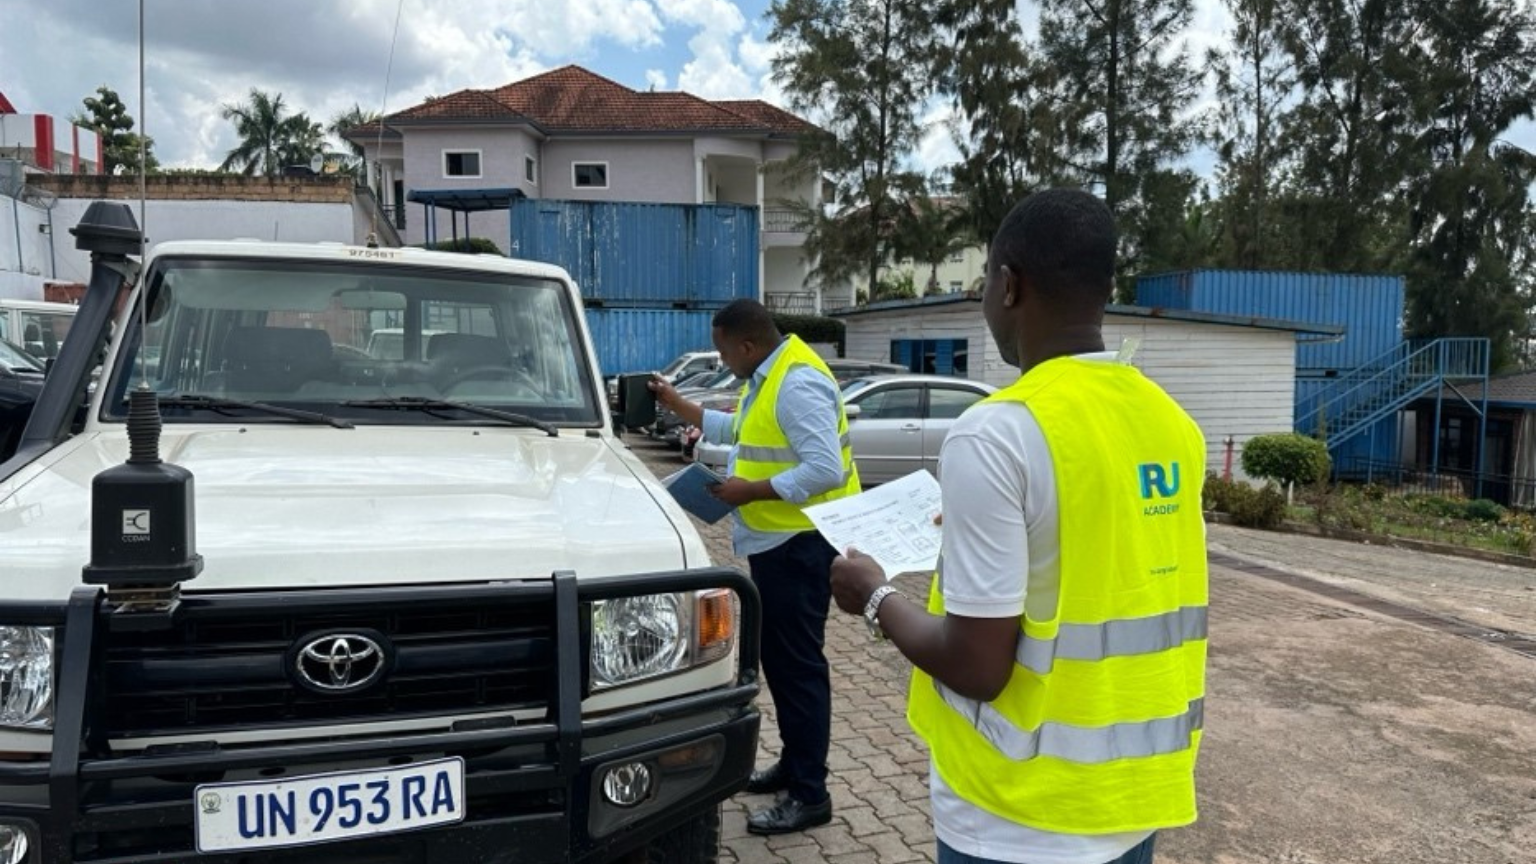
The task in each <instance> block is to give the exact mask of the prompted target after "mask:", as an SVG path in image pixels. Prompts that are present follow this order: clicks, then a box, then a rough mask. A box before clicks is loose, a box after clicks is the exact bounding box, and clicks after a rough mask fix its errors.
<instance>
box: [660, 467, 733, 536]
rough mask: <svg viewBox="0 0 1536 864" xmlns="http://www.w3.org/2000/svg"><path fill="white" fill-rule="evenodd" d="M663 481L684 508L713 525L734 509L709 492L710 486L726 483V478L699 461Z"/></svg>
mask: <svg viewBox="0 0 1536 864" xmlns="http://www.w3.org/2000/svg"><path fill="white" fill-rule="evenodd" d="M661 482H662V485H664V486H666V487H667V491H669V492H671V493H672V497H673V498H676V499H677V503H678V504H679V505H681V506H682V508H683V509H684V510H687V511H688V512H689V513H691V514H693V515H694V516H696V517H698V518H699V519H701V520H703V521H705V522H707V523H709V524H711V525H713V524H715V523H716V522H719V521H720V520H721V519H724V518H725V517H726V516H727V515H729V514H730V512H731V510H732V509H734V508H732V507H731V505H729V504H727V503H725V502H724V501H721V500H720V499H719V498H716V497H715V496H713V495H711V494H709V487H711V486H718V485H720V484H721V483H724V482H725V478H724V477H721V476H720V475H719V474H716V473H715V472H713V471H711V470H709V469H708V468H706V467H704V466H703V465H701V464H700V463H698V462H695V463H693V464H692V465H689V466H688V467H687V468H684V469H683V470H681V471H679V472H677V473H676V474H673V475H671V476H669V477H667V478H666V479H664V480H662V481H661Z"/></svg>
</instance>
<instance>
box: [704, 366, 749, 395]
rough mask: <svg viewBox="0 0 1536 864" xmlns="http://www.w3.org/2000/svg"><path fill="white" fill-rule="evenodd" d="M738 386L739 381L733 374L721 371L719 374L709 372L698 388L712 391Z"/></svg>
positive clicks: (727, 370) (725, 370) (726, 370)
mask: <svg viewBox="0 0 1536 864" xmlns="http://www.w3.org/2000/svg"><path fill="white" fill-rule="evenodd" d="M739 384H740V381H739V379H737V377H736V373H735V372H732V371H731V370H729V369H723V370H721V371H719V372H711V373H710V375H709V378H707V379H705V380H704V381H702V382H700V384H699V386H700V387H704V388H706V389H709V390H714V389H717V388H720V387H731V386H734V385H739Z"/></svg>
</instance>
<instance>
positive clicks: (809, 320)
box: [773, 312, 847, 356]
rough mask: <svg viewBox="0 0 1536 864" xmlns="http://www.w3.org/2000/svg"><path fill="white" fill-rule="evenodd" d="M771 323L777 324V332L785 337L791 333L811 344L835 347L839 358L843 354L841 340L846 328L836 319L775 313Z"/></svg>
mask: <svg viewBox="0 0 1536 864" xmlns="http://www.w3.org/2000/svg"><path fill="white" fill-rule="evenodd" d="M773 323H775V324H777V325H778V326H779V332H780V333H783V334H784V335H786V336H787V335H789V334H791V333H793V334H795V335H796V336H799V337H800V338H801V339H803V340H805V341H806V342H809V343H812V344H815V343H817V342H822V343H827V344H831V345H836V346H837V353H838V355H839V356H841V355H842V353H843V339H844V334H845V333H846V331H847V328H846V327H845V326H844V324H843V322H842V321H839V320H838V319H836V318H824V317H822V316H820V315H785V314H783V313H779V312H776V313H774V316H773Z"/></svg>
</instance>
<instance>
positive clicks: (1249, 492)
mask: <svg viewBox="0 0 1536 864" xmlns="http://www.w3.org/2000/svg"><path fill="white" fill-rule="evenodd" d="M1201 497H1202V505H1203V506H1204V507H1205V509H1206V510H1214V511H1216V512H1218V513H1225V514H1227V515H1228V516H1231V517H1232V521H1233V522H1235V523H1237V524H1238V525H1242V526H1244V527H1246V528H1274V527H1275V526H1277V525H1279V524H1280V523H1281V522H1283V521H1284V520H1285V514H1286V504H1285V495H1283V494H1281V492H1280V490H1279V489H1276V488H1275V487H1274V486H1273V485H1266V486H1265V487H1264V488H1262V489H1255V488H1254V487H1252V486H1250V485H1248V484H1247V483H1244V482H1242V481H1240V480H1227V479H1223V478H1222V477H1220V476H1218V475H1217V474H1216V473H1215V472H1214V471H1212V472H1208V473H1207V474H1206V475H1205V489H1204V492H1203V494H1202V496H1201Z"/></svg>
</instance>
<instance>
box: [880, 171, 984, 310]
mask: <svg viewBox="0 0 1536 864" xmlns="http://www.w3.org/2000/svg"><path fill="white" fill-rule="evenodd" d="M976 245H977V241H976V239H975V237H974V235H972V233H971V229H970V217H969V214H967V213H966V212H965V211H964V210H963V209H961V207H960V206H959V202H958V201H957V200H956V199H953V198H940V199H936V198H932V197H930V196H929V195H928V194H927V193H923V194H919V195H914V196H912V197H911V198H908V199H907V200H906V201H903V202H901V204H900V205H899V207H898V209H897V211H896V225H895V234H894V236H893V239H892V244H891V248H892V253H893V255H894V257H895V258H896V259H897V260H912V261H915V262H918V263H920V264H926V265H928V281H927V283H926V285H925V287H924V289H923V290H924V292H925V293H929V292H933V291H936V290H937V289H938V287H939V265H940V264H943V263H944V262H945V261H947V260H949V258H951V257H953V256H955V255H959V254H960V253H962V252H964V251H965V250H967V249H970V248H972V247H974V246H976Z"/></svg>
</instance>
